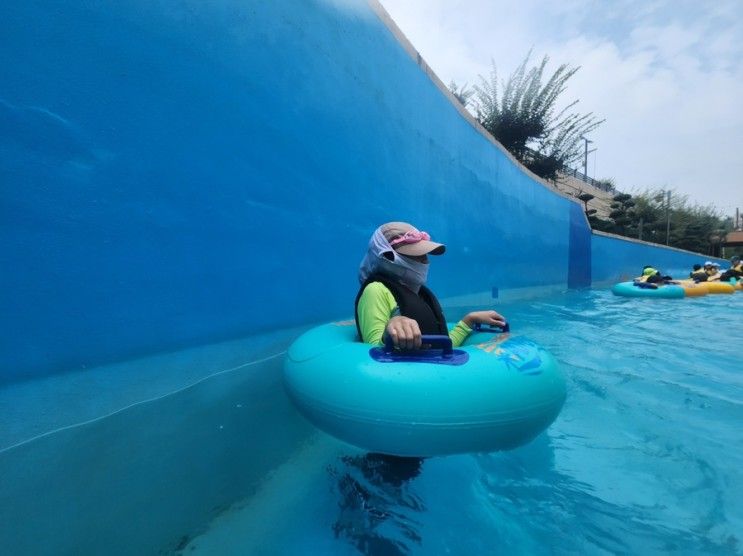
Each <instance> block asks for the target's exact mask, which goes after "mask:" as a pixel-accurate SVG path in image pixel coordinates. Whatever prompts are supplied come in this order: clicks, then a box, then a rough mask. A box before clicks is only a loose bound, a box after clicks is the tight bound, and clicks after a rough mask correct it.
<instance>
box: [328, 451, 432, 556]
mask: <svg viewBox="0 0 743 556" xmlns="http://www.w3.org/2000/svg"><path fill="white" fill-rule="evenodd" d="M423 462H424V460H423V459H422V458H407V457H395V456H388V455H384V454H374V453H370V454H365V455H361V456H344V457H342V458H340V460H339V464H338V465H335V466H333V465H331V466H329V468H328V471H329V473H330V475H331V477H333V479H334V482H335V489H337V496H338V509H339V513H338V518H337V519H336V521H335V523H334V524H333V534H334V535H335V538H337V539H346V540H347V541H348V542H349V543H351V544H352V545H353V546H355V547H356V548H357V549H358V550H359V552H361V553H362V554H368V555H372V556H383V555H384V556H387V555H392V556H394V555H400V554H408V553H410V550H411V545H418V544H420V542H421V537H420V534H419V532H418V529H419V521H418V520H417V519H416V514H420V513H422V512H424V511H425V507H424V505H423V503H422V500H421V499H420V497H419V496H418V495H417V494H415V493H414V492H413V488H412V482H413V481H414V480H415V479H416V478H417V477H418V476H419V475H420V473H421V471H422V468H423Z"/></svg>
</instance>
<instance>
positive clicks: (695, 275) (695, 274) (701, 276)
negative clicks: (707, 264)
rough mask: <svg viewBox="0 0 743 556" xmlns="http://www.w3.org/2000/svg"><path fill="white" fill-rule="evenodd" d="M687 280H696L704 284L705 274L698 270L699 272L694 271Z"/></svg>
mask: <svg viewBox="0 0 743 556" xmlns="http://www.w3.org/2000/svg"><path fill="white" fill-rule="evenodd" d="M689 278H691V279H692V280H696V281H697V282H706V281H707V273H706V272H705V271H704V270H702V269H701V268H700V269H699V270H695V271H693V272H691V273H689Z"/></svg>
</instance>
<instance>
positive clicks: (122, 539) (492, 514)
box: [0, 289, 743, 555]
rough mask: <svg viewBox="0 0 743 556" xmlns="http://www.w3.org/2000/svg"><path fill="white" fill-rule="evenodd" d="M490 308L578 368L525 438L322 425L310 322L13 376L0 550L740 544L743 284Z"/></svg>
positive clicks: (4, 392)
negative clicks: (291, 396) (354, 442)
mask: <svg viewBox="0 0 743 556" xmlns="http://www.w3.org/2000/svg"><path fill="white" fill-rule="evenodd" d="M496 308H497V309H499V310H500V311H501V312H502V313H504V314H505V315H506V316H507V317H508V319H509V321H510V323H511V325H512V330H513V333H514V334H524V335H526V336H529V337H531V338H532V339H534V340H536V341H537V342H539V343H541V344H542V345H544V346H545V347H546V348H547V349H549V350H550V351H552V352H553V353H554V355H555V356H556V357H557V359H558V361H560V363H561V366H562V369H563V371H564V373H565V376H566V379H567V385H568V397H567V401H566V403H565V406H564V408H563V410H562V412H561V414H560V415H559V417H558V418H557V420H556V421H555V423H554V424H553V425H552V426H551V427H550V428H549V429H548V430H547V431H546V432H545V433H543V434H541V435H540V436H539V437H537V438H536V439H535V440H534V441H533V442H531V443H530V444H528V445H527V446H524V447H522V448H519V449H517V450H513V451H510V452H503V453H493V454H469V455H460V456H452V457H443V458H431V459H427V460H424V461H422V462H420V461H415V460H412V461H411V460H408V461H404V462H397V463H390V462H389V461H387V460H382V459H379V458H376V457H373V456H369V455H367V454H365V453H364V452H363V451H361V450H358V449H356V448H353V447H351V446H348V445H345V444H343V443H340V442H338V441H336V440H334V439H333V438H330V437H329V436H327V435H325V434H323V433H321V432H319V431H317V430H316V429H314V428H313V427H312V426H310V425H309V424H308V423H306V422H305V421H304V420H303V419H302V417H301V416H299V415H298V414H297V412H296V411H295V410H294V408H293V407H292V406H291V403H290V402H289V400H288V399H287V397H286V395H285V393H284V392H283V390H282V387H281V381H280V375H281V366H282V360H283V357H284V355H285V350H286V347H287V345H288V344H289V343H290V342H291V341H292V339H293V338H295V337H296V336H297V335H298V334H299V333H300V332H301V330H298V329H294V330H284V331H274V332H271V333H269V334H266V335H264V336H262V337H252V338H247V339H242V340H236V341H234V342H226V343H224V344H218V345H214V346H201V347H198V346H197V347H194V348H192V349H191V350H186V351H184V352H180V353H177V354H161V355H158V356H155V357H151V358H147V359H142V360H139V361H131V362H121V363H117V364H115V365H111V366H108V367H105V368H99V369H86V370H83V371H80V372H72V373H67V374H64V375H58V376H54V377H49V378H48V379H44V380H39V381H33V382H28V383H19V384H15V385H10V386H6V387H3V388H0V423H2V425H3V426H2V427H0V553H2V554H16V555H25V554H108V555H117V554H121V555H129V554H136V555H142V554H160V555H162V554H182V555H191V554H193V555H206V554H209V555H228V554H240V555H244V554H259V555H264V554H268V555H273V554H276V555H295V554H349V555H351V554H376V555H395V554H452V555H459V554H462V555H471V554H542V553H553V554H656V553H671V552H673V553H680V554H741V553H743V539H741V537H742V536H743V533H741V532H742V531H743V481H742V480H741V476H742V472H741V470H743V434H741V430H740V428H741V423H743V374H742V371H743V357H742V356H741V349H740V335H741V331H743V294H741V293H736V294H734V295H716V296H707V297H703V298H695V299H681V300H661V299H659V300H655V299H628V298H620V297H615V296H613V295H612V294H611V292H610V291H609V290H608V289H594V290H586V291H571V292H566V293H563V294H559V295H551V296H549V297H541V298H538V299H533V300H528V301H523V300H522V301H519V302H511V303H496ZM468 309H469V308H468V307H450V306H449V307H447V310H446V313H447V315H448V316H449V318H450V319H454V318H456V317H457V316H460V315H462V314H464V313H465V312H466V311H467V310H468Z"/></svg>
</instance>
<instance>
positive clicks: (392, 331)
mask: <svg viewBox="0 0 743 556" xmlns="http://www.w3.org/2000/svg"><path fill="white" fill-rule="evenodd" d="M385 330H386V332H387V334H389V336H390V338H392V343H394V344H395V347H397V348H399V349H419V348H420V347H421V329H420V326H418V322H417V321H416V320H414V319H411V318H408V317H403V316H397V317H392V318H391V319H390V322H388V323H387V328H386V329H385Z"/></svg>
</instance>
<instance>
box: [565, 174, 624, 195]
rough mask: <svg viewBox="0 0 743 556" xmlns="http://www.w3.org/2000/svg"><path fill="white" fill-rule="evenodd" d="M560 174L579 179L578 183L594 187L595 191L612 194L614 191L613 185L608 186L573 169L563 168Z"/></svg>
mask: <svg viewBox="0 0 743 556" xmlns="http://www.w3.org/2000/svg"><path fill="white" fill-rule="evenodd" d="M562 173H563V174H564V175H566V176H572V177H574V178H576V179H579V180H580V181H582V182H584V183H587V184H588V185H591V186H593V187H595V188H596V189H600V190H602V191H606V192H608V193H614V192H615V191H616V189H615V188H614V186H613V185H610V184H608V183H606V182H602V181H598V180H595V179H593V178H589V177H588V176H587V175H585V174H584V173H583V172H579V171H578V170H576V169H575V168H565V169H564V170H563V171H562Z"/></svg>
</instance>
